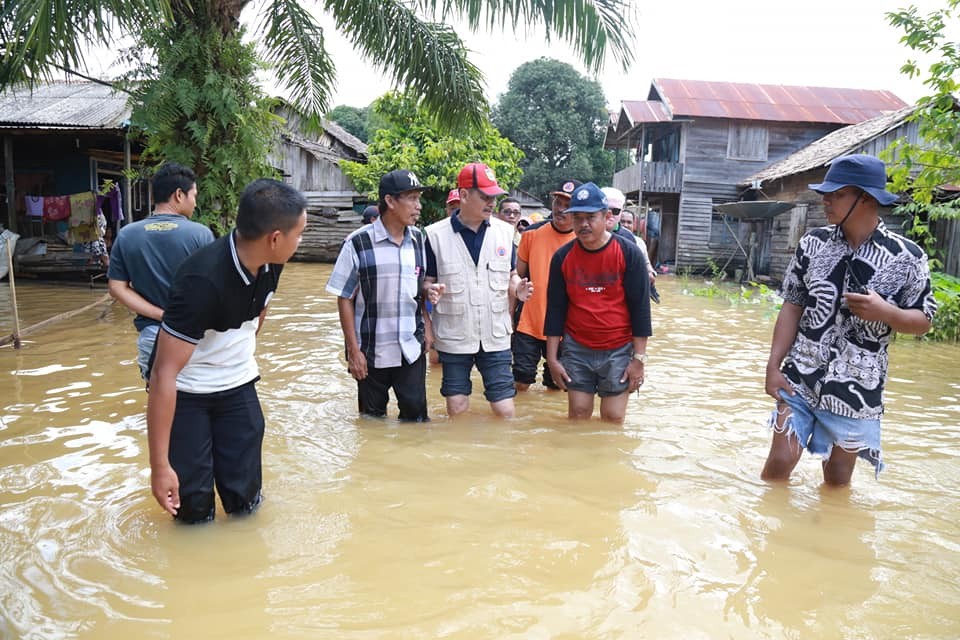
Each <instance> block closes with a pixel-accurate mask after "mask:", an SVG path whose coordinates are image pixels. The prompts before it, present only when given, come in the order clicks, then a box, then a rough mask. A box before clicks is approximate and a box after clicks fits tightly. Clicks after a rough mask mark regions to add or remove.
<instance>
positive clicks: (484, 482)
mask: <svg viewBox="0 0 960 640" xmlns="http://www.w3.org/2000/svg"><path fill="white" fill-rule="evenodd" d="M329 271H330V267H329V266H328V265H312V264H310V265H308V264H292V265H289V266H288V268H287V269H286V270H285V271H284V274H283V279H282V282H281V285H280V291H279V292H278V294H277V296H276V297H275V299H274V302H273V303H272V305H271V310H270V316H269V318H268V320H267V324H266V326H265V328H264V330H263V332H262V333H261V340H260V345H259V347H258V358H259V362H260V366H261V373H262V375H263V380H262V382H261V383H260V385H259V390H260V394H261V399H262V401H263V404H264V408H265V412H266V415H267V436H266V439H265V443H264V491H265V494H266V496H267V500H266V502H265V503H264V506H263V508H262V509H261V510H260V511H259V512H258V513H257V514H256V515H254V516H253V517H250V518H245V519H230V518H226V517H224V516H223V514H222V513H219V512H218V514H217V520H216V521H215V522H214V523H212V524H210V525H206V526H195V527H183V526H177V525H175V524H174V523H173V522H172V521H171V520H170V518H169V517H168V516H167V515H166V514H165V513H164V512H163V511H161V509H160V507H159V506H158V505H157V504H156V503H155V502H154V500H153V498H152V497H151V495H150V488H149V469H148V462H147V452H146V433H145V417H144V410H145V403H146V396H145V394H144V392H143V390H142V387H141V385H140V384H139V382H138V380H137V373H136V365H135V364H134V351H135V349H134V340H135V333H134V329H133V326H132V323H131V317H130V316H129V314H128V313H127V312H126V311H125V310H124V309H123V308H121V307H120V306H118V305H115V306H113V307H111V308H109V310H108V311H107V312H106V313H105V314H103V315H102V316H101V309H97V310H94V311H91V312H89V313H85V314H83V315H81V316H78V317H76V318H74V320H73V321H70V322H67V323H61V324H58V325H55V326H53V327H50V328H48V329H47V330H44V331H41V332H39V333H37V334H34V335H31V336H29V338H28V339H26V340H25V344H24V348H23V349H22V350H20V351H14V350H13V349H12V348H11V347H4V348H2V349H0V419H2V422H0V637H4V638H44V639H47V638H98V639H109V638H124V639H126V638H267V637H269V638H325V639H335V638H347V639H355V638H356V639H367V638H418V639H419V638H444V637H450V638H497V639H499V638H684V639H689V638H777V639H779V638H817V639H822V638H865V637H877V638H889V637H898V638H913V637H916V638H956V637H958V636H960V583H958V580H957V576H958V575H960V526H958V524H957V519H958V514H960V488H958V486H960V483H958V482H957V480H958V477H960V471H958V461H960V460H958V459H960V445H958V444H957V441H958V438H957V436H958V426H957V425H958V424H960V376H958V365H957V363H958V360H960V348H958V347H957V346H956V345H942V344H928V343H924V342H918V341H915V340H913V339H909V338H901V339H900V340H898V341H897V342H896V343H895V344H894V345H893V346H892V348H891V361H892V372H893V375H892V378H891V380H890V384H889V391H888V393H887V415H886V417H885V420H884V430H885V431H884V457H885V460H886V462H887V463H888V468H887V470H886V471H885V472H884V473H883V474H882V475H881V477H880V480H879V481H875V480H874V479H873V476H872V474H871V472H870V469H869V468H868V467H867V466H864V465H863V464H862V463H861V465H860V466H859V467H858V468H857V470H856V472H855V474H854V479H853V485H852V488H851V489H850V490H843V491H824V490H822V489H821V487H820V479H821V475H820V467H819V463H818V461H816V460H814V459H811V458H807V457H804V458H803V459H802V460H801V462H800V465H799V466H798V469H797V471H796V472H795V474H794V477H793V479H792V481H791V482H790V483H789V485H788V486H770V485H767V484H765V483H763V482H761V481H760V479H759V471H760V467H761V464H762V462H763V459H764V457H765V455H766V451H767V447H768V445H769V434H768V432H767V431H766V429H765V423H766V420H767V416H768V414H769V411H770V409H771V401H770V400H769V399H768V398H767V397H765V396H764V394H763V369H764V363H765V361H766V354H767V350H768V346H769V339H770V335H771V331H772V328H773V320H774V318H773V316H772V315H771V312H770V311H769V309H767V308H762V307H761V306H753V305H737V306H734V305H731V304H730V303H729V302H728V301H727V300H721V299H716V300H710V299H705V298H698V297H692V296H686V295H682V294H681V292H680V288H681V287H682V286H683V282H682V281H680V280H677V279H671V278H661V280H660V282H659V284H658V286H659V288H660V290H661V293H662V295H663V304H662V305H661V306H659V307H655V309H654V312H655V332H656V335H655V337H654V338H653V339H652V340H651V342H650V349H649V353H650V355H651V359H650V362H649V364H648V372H647V384H646V385H645V386H644V387H643V391H642V393H641V394H640V395H639V396H633V397H631V399H630V406H629V413H628V417H627V421H626V424H624V425H623V427H622V428H613V427H611V426H609V425H605V424H601V423H599V422H591V423H588V424H572V423H570V422H568V421H567V420H566V417H565V415H566V402H565V397H564V396H563V395H562V394H560V393H549V392H546V391H545V390H544V389H543V388H542V387H539V386H535V387H533V388H532V389H531V391H529V392H528V393H525V394H523V395H521V396H520V397H519V398H518V400H517V414H518V416H519V417H518V418H517V419H515V420H512V421H509V422H498V421H495V420H492V419H490V417H489V415H488V413H489V409H488V408H487V407H486V403H485V402H477V399H476V396H475V399H474V403H473V408H472V409H471V413H470V414H469V416H468V417H467V419H464V420H458V421H456V422H450V421H448V420H447V419H446V417H445V416H444V405H443V400H442V398H441V397H440V394H439V386H440V372H439V370H434V371H430V372H429V373H428V394H429V397H430V401H431V413H432V415H433V417H434V420H433V422H431V423H430V424H428V425H407V424H399V423H397V422H395V421H393V420H386V421H376V420H368V419H360V418H358V416H357V414H356V401H355V385H354V382H353V381H352V379H351V378H350V377H349V375H347V373H346V370H345V366H344V364H343V360H342V356H341V345H342V341H341V337H340V330H339V325H338V322H337V312H336V304H335V302H334V300H333V299H332V298H331V297H330V296H329V295H328V294H326V292H325V291H324V289H323V287H324V284H325V283H326V279H327V276H328V274H329ZM19 284H20V286H19V287H18V296H19V299H20V305H21V322H22V324H23V326H27V325H29V324H32V323H34V322H37V321H39V320H42V319H44V318H47V317H49V316H52V315H55V314H56V313H59V312H62V311H65V310H68V309H73V308H79V307H81V306H83V305H84V304H86V303H88V302H90V301H92V300H94V299H96V298H97V297H98V296H100V295H102V293H103V291H102V290H98V291H91V290H90V289H84V288H76V287H68V286H50V285H39V284H33V283H19ZM11 323H12V321H11V315H10V312H9V290H8V288H7V285H6V283H0V334H8V333H10V325H11Z"/></svg>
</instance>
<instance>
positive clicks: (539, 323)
mask: <svg viewBox="0 0 960 640" xmlns="http://www.w3.org/2000/svg"><path fill="white" fill-rule="evenodd" d="M573 237H574V236H573V230H570V231H567V232H566V233H563V232H560V231H557V230H556V229H555V228H554V226H553V225H552V224H551V223H550V222H541V223H540V224H538V225H535V226H532V227H530V228H529V229H527V230H526V231H524V232H523V233H521V234H520V248H519V249H517V258H519V259H520V260H523V261H524V262H526V263H527V266H528V271H529V273H528V275H527V277H528V278H529V279H530V282H532V283H533V295H532V296H530V297H529V298H528V299H527V300H526V302H524V303H523V311H521V312H520V322H518V323H517V332H518V333H525V334H527V335H528V336H533V337H534V338H536V339H537V340H546V337H545V336H544V335H543V319H544V317H546V315H547V286H548V283H549V280H550V260H551V259H552V258H553V254H554V253H556V252H557V249H559V248H560V247H562V246H563V245H565V244H567V243H568V242H570V241H571V240H572V239H573Z"/></svg>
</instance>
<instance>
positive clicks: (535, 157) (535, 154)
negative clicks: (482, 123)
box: [492, 58, 614, 202]
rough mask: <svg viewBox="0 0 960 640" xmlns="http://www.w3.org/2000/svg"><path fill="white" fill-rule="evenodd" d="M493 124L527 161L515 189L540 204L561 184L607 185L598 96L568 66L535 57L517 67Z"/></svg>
mask: <svg viewBox="0 0 960 640" xmlns="http://www.w3.org/2000/svg"><path fill="white" fill-rule="evenodd" d="M492 120H493V122H494V124H495V125H496V126H497V128H498V129H499V130H500V132H501V133H502V134H503V135H504V136H506V137H507V138H509V139H510V140H511V141H513V143H514V144H516V145H517V146H518V147H519V148H520V149H521V150H522V151H523V152H524V154H525V156H526V157H525V159H524V160H523V162H522V163H521V167H522V169H523V180H522V181H521V183H520V188H521V189H523V190H525V191H528V192H529V193H531V194H533V195H536V196H537V197H539V198H542V199H544V201H545V202H547V201H548V200H549V196H548V194H549V192H550V191H552V190H553V189H555V188H556V185H557V183H559V182H561V181H563V180H568V179H571V178H573V179H577V180H582V181H584V182H587V181H593V182H596V183H597V184H599V185H601V186H605V185H609V184H611V181H612V179H613V161H614V158H613V154H612V152H610V151H607V150H605V149H603V135H604V131H605V130H606V126H607V121H608V115H607V109H606V102H605V99H604V96H603V91H602V90H601V88H600V85H599V84H598V83H597V82H596V81H594V80H590V79H589V78H586V77H584V76H582V75H581V74H580V73H578V72H577V71H576V69H574V68H573V67H572V66H571V65H569V64H567V63H564V62H560V61H559V60H553V59H550V58H540V59H539V60H533V61H531V62H527V63H524V64H522V65H520V66H519V67H517V69H516V70H515V71H514V72H513V74H512V75H511V76H510V83H509V87H508V90H507V92H506V93H505V94H503V95H502V96H501V97H500V101H499V103H498V104H497V106H496V108H495V109H494V112H493V116H492Z"/></svg>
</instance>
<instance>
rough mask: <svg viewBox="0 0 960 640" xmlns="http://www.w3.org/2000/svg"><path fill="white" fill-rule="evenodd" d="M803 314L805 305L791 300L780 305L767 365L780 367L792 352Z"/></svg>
mask: <svg viewBox="0 0 960 640" xmlns="http://www.w3.org/2000/svg"><path fill="white" fill-rule="evenodd" d="M801 314H803V307H800V306H797V305H795V304H793V303H790V302H784V303H783V306H782V307H780V313H779V314H778V315H777V322H776V324H775V325H774V327H773V340H772V341H771V343H770V358H769V359H768V360H767V366H768V367H770V366H775V367H777V368H780V364H781V363H782V362H783V359H784V358H786V357H787V354H788V353H790V347H792V346H793V342H794V340H796V339H797V331H798V330H799V328H800V316H801Z"/></svg>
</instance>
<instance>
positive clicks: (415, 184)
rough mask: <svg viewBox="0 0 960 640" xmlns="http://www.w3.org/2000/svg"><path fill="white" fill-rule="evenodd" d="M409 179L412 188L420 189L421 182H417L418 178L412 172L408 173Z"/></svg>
mask: <svg viewBox="0 0 960 640" xmlns="http://www.w3.org/2000/svg"><path fill="white" fill-rule="evenodd" d="M407 178H409V179H410V186H412V187H419V186H420V181H419V180H417V176H415V175H414V174H413V172H412V171H408V172H407Z"/></svg>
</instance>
